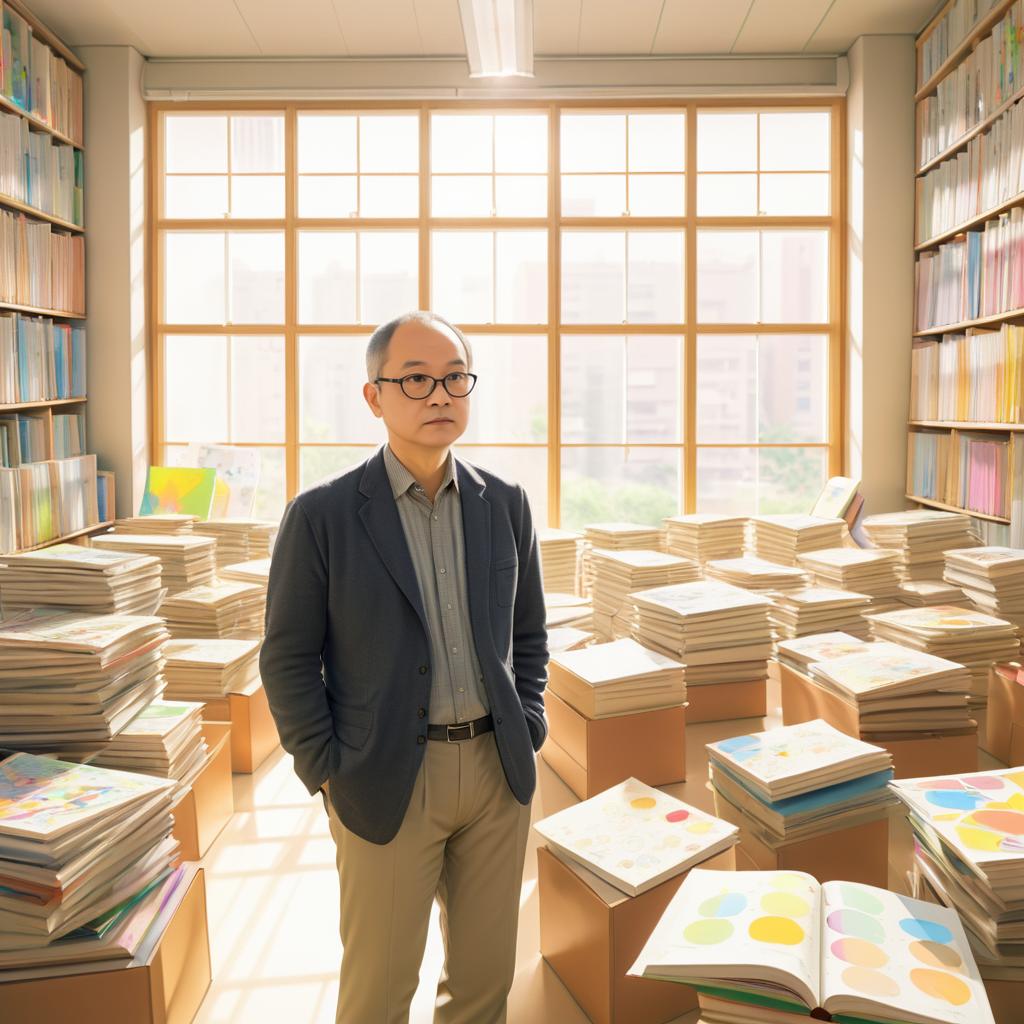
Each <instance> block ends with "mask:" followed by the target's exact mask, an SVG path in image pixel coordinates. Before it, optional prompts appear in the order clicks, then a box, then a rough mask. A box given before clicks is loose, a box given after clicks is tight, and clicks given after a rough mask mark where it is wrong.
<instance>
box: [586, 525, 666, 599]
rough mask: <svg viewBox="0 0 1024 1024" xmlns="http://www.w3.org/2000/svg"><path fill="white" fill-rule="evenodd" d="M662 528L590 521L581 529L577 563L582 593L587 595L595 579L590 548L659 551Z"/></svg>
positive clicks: (660, 548)
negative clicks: (581, 537)
mask: <svg viewBox="0 0 1024 1024" xmlns="http://www.w3.org/2000/svg"><path fill="white" fill-rule="evenodd" d="M662 547H663V545H662V535H661V530H659V529H658V528H657V527H655V526H643V525H642V524H640V523H591V524H590V525H589V526H585V527H584V528H583V554H582V559H581V565H580V573H581V587H580V589H581V592H582V593H584V594H586V595H587V596H588V597H589V596H590V588H591V586H592V584H593V582H594V576H593V569H592V568H591V565H590V552H591V549H592V548H600V549H601V550H602V551H637V550H643V551H661V550H662Z"/></svg>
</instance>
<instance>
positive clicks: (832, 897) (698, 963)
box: [629, 868, 994, 1024]
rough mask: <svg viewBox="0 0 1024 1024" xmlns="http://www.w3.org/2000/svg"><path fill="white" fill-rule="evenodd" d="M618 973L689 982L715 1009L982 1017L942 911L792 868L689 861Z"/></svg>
mask: <svg viewBox="0 0 1024 1024" xmlns="http://www.w3.org/2000/svg"><path fill="white" fill-rule="evenodd" d="M629 973H630V974H631V975H635V976H639V977H646V978H661V979H663V980H666V981H680V982H685V983H687V984H690V985H692V986H694V987H695V988H696V989H697V990H698V991H699V992H700V993H701V1004H702V1006H704V1005H705V1000H707V1001H708V1005H709V1006H712V1005H713V1007H714V1009H713V1015H714V1019H715V1020H716V1021H718V1020H721V1021H729V1020H737V1021H739V1020H744V1021H747V1020H749V1021H758V1022H761V1021H774V1020H783V1021H785V1020H788V1019H789V1015H791V1014H796V1015H800V1016H803V1017H806V1016H807V1015H808V1013H812V1014H814V1016H816V1017H818V1018H819V1019H821V1011H825V1013H827V1014H831V1015H832V1018H833V1019H834V1020H838V1021H849V1022H858V1024H869V1022H870V1024H874V1022H882V1024H886V1022H890V1021H899V1022H901V1024H902V1022H906V1024H994V1022H993V1017H992V1011H991V1009H990V1008H989V1004H988V997H987V995H986V994H985V987H984V985H983V983H982V981H981V977H980V976H979V974H978V969H977V967H976V965H975V963H974V957H973V956H972V954H971V951H970V947H969V945H968V942H967V937H966V936H965V934H964V930H963V928H962V926H961V925H960V920H959V918H958V917H957V915H956V914H955V913H953V911H951V910H947V909H946V908H945V907H939V906H936V905H934V904H931V903H925V902H923V901H921V900H914V899H911V898H910V897H908V896H899V895H897V894H896V893H892V892H888V891H887V890H885V889H877V888H875V887H874V886H870V885H861V884H859V883H855V882H826V883H825V884H824V885H821V884H819V883H818V882H817V881H816V880H815V878H814V877H813V876H811V875H807V874H804V873H803V872H799V871H705V870H702V869H701V868H694V869H692V870H691V871H690V873H689V874H688V875H687V877H686V880H685V881H684V882H683V884H682V886H680V888H679V891H678V892H677V893H676V895H675V896H674V897H673V898H672V902H671V903H669V905H668V907H667V908H666V910H665V913H664V914H663V915H662V918H661V920H660V921H659V922H658V925H657V927H656V928H655V929H654V932H653V934H652V935H651V937H650V939H648V941H647V944H646V945H645V946H644V948H643V950H642V951H641V953H640V956H639V957H638V959H637V961H636V963H635V964H634V965H633V967H632V968H631V969H630V971H629ZM730 1007H734V1008H735V1012H734V1013H733V1012H732V1011H731V1010H730ZM815 1011H817V1012H816V1013H815Z"/></svg>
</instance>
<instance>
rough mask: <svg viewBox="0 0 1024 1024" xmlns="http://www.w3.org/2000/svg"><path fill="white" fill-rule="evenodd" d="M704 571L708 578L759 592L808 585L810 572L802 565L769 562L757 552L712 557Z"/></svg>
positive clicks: (770, 592) (776, 592)
mask: <svg viewBox="0 0 1024 1024" xmlns="http://www.w3.org/2000/svg"><path fill="white" fill-rule="evenodd" d="M704 574H705V575H706V576H707V578H708V579H712V580H721V581H722V582H723V583H731V584H732V585H733V586H734V587H742V588H743V589H744V590H753V591H755V592H757V593H760V594H778V593H783V592H785V591H788V590H801V589H802V588H803V587H806V586H807V574H806V573H805V572H804V571H803V570H802V569H797V568H795V567H794V566H791V565H782V564H780V563H779V562H768V561H766V560H765V559H763V558H757V557H755V556H754V555H746V556H744V557H741V558H722V559H713V560H712V561H710V562H708V563H707V564H706V565H705V566H704Z"/></svg>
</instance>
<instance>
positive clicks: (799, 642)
mask: <svg viewBox="0 0 1024 1024" xmlns="http://www.w3.org/2000/svg"><path fill="white" fill-rule="evenodd" d="M168 646H170V645H168ZM871 647H872V645H871V644H869V643H867V642H866V641H865V640H862V639H861V638H860V637H856V636H853V635H852V634H851V633H844V632H841V631H840V632H836V633H817V634H815V635H813V636H800V637H794V638H793V639H792V640H780V641H779V642H778V644H777V645H776V650H775V657H776V658H777V659H778V661H779V663H780V664H782V665H788V666H789V667H790V668H793V669H796V671H797V672H803V673H804V674H805V675H806V673H807V670H808V666H809V665H810V664H811V663H812V662H815V661H830V660H831V659H832V658H841V657H842V656H843V655H844V654H859V653H860V652H861V651H867V650H869V649H870V648H871Z"/></svg>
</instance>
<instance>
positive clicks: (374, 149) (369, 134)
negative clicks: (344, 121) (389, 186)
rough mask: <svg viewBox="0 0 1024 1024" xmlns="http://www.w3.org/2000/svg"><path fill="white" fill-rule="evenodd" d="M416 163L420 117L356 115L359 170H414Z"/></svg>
mask: <svg viewBox="0 0 1024 1024" xmlns="http://www.w3.org/2000/svg"><path fill="white" fill-rule="evenodd" d="M419 167H420V119H419V117H418V116H417V115H416V114H380V115H375V114H360V115H359V170H360V171H362V172H363V173H366V172H368V171H369V172H377V173H382V174H383V173H391V174H398V173H401V172H406V173H412V174H415V173H416V172H417V171H418V170H419ZM396 216H400V215H397V214H396Z"/></svg>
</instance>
